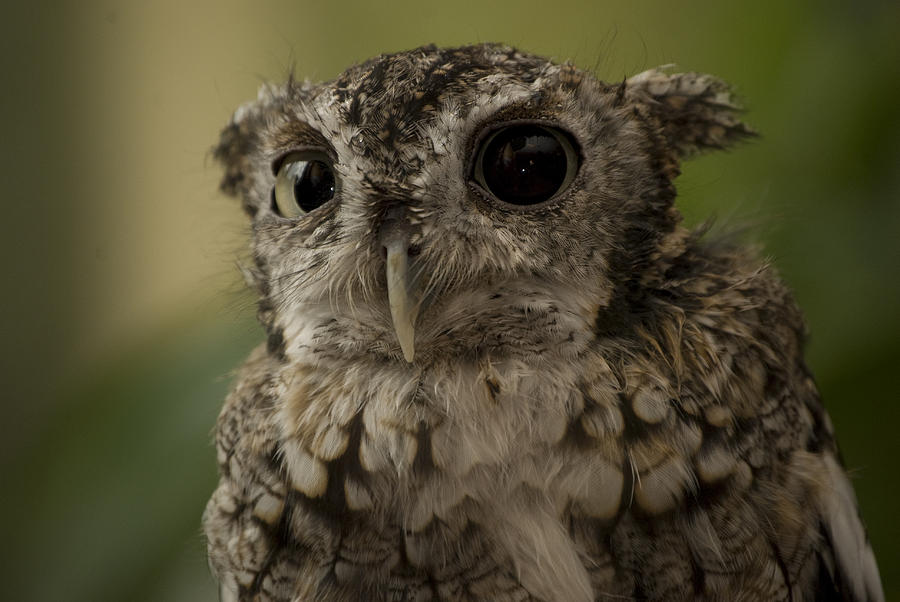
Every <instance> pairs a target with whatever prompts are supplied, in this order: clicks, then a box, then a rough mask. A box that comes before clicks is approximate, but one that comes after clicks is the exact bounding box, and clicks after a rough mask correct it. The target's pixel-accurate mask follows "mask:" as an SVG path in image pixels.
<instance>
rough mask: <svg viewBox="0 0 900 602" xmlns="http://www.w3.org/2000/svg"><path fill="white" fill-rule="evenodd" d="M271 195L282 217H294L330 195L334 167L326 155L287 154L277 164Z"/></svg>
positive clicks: (325, 200) (315, 205) (316, 205)
mask: <svg viewBox="0 0 900 602" xmlns="http://www.w3.org/2000/svg"><path fill="white" fill-rule="evenodd" d="M274 196H275V209H276V211H277V212H278V214H279V215H281V216H282V217H298V216H300V215H303V214H305V213H309V212H310V211H312V210H313V209H316V208H318V207H320V206H322V205H323V204H324V203H325V202H327V201H328V200H330V199H331V198H332V197H333V196H334V171H332V169H331V165H330V164H329V162H328V160H327V158H325V157H322V156H319V155H313V156H310V155H309V154H307V153H293V154H290V155H288V156H287V157H286V158H285V159H284V161H282V163H281V167H279V168H278V174H277V176H276V180H275V192H274Z"/></svg>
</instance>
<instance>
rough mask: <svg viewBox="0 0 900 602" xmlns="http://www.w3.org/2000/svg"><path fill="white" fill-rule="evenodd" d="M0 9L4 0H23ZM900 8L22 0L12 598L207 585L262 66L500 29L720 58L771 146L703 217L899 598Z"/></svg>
mask: <svg viewBox="0 0 900 602" xmlns="http://www.w3.org/2000/svg"><path fill="white" fill-rule="evenodd" d="M8 4H9V3H8ZM898 7H900V4H898V3H897V2H891V1H884V2H877V1H855V2H849V1H848V2H829V1H820V2H804V1H792V2H783V1H779V2H765V1H758V2H734V3H731V2H718V1H716V2H713V1H703V2H691V3H689V4H687V3H682V5H678V4H677V3H672V2H667V1H662V0H661V1H657V2H627V1H619V2H610V1H595V2H590V1H585V2H575V1H570V0H553V1H547V0H543V1H540V2H534V1H521V2H515V3H501V2H498V3H489V2H485V1H483V0H481V1H477V2H473V1H469V0H466V1H454V0H447V1H445V2H441V3H428V2H424V1H422V2H410V1H405V2H395V3H390V4H388V3H378V2H370V1H357V0H344V1H342V2H332V3H328V2H307V1H298V0H295V1H293V2H274V1H273V2H245V3H232V2H227V1H223V0H217V1H212V0H207V1H203V2H180V1H177V0H160V1H156V2H118V1H115V0H106V1H96V0H86V1H82V2H77V3H76V2H68V3H65V2H59V3H55V4H54V3H45V2H34V3H18V6H11V5H7V6H5V7H4V10H3V17H2V19H0V21H2V25H0V28H2V31H3V33H2V37H0V45H2V46H0V50H2V52H0V64H2V66H3V70H2V92H0V106H2V110H0V120H2V132H0V140H2V144H0V148H2V161H0V174H2V176H3V180H2V185H3V196H2V199H3V201H2V203H3V204H2V207H3V213H2V217H0V223H2V227H3V232H2V244H3V247H2V250H3V253H2V262H3V272H2V278H3V281H4V285H3V295H2V299H3V311H2V322H0V324H2V333H0V334H2V374H0V376H2V393H0V399H2V404H3V408H2V409H3V411H2V414H0V416H2V418H0V468H2V473H0V479H2V481H0V504H2V507H0V517H2V532H0V537H2V540H0V555H2V556H0V571H2V573H0V574H2V583H3V585H2V588H0V589H2V590H3V591H4V592H5V593H4V594H0V597H2V598H3V599H6V600H16V601H18V600H26V601H27V600H40V601H60V600H66V601H85V602H87V601H107V600H109V601H119V600H122V601H143V600H147V601H151V600H153V601H156V600H160V601H200V602H202V601H207V600H208V601H213V600H215V598H216V594H215V587H214V584H213V581H212V579H211V577H210V576H209V573H208V570H207V568H206V564H205V559H204V550H203V541H202V538H201V536H200V526H199V521H200V515H201V512H202V510H203V507H204V504H205V502H206V498H207V497H208V495H209V493H210V492H211V491H212V489H213V487H214V485H215V482H216V479H217V477H216V472H215V462H214V454H213V449H212V447H211V445H210V441H211V429H212V426H213V423H214V420H215V416H216V414H217V412H218V410H219V407H220V406H221V402H222V399H223V397H224V395H225V392H226V390H227V387H228V383H229V378H230V371H231V370H232V369H233V368H234V367H235V366H236V365H237V364H238V363H239V362H240V360H241V358H242V357H243V356H244V355H245V354H246V353H247V352H248V351H249V350H250V349H251V348H252V346H254V345H255V344H256V343H257V342H258V341H260V340H261V339H262V334H261V331H260V329H259V328H258V327H257V326H256V324H255V320H254V307H253V303H254V302H253V299H252V298H251V297H250V295H249V294H248V293H247V292H245V290H244V287H243V285H242V283H241V280H240V277H239V275H238V274H239V272H238V269H237V265H238V264H239V263H240V262H241V261H242V258H244V257H245V256H246V252H245V247H246V243H245V238H244V237H245V234H246V224H245V221H244V218H243V216H242V215H241V213H240V211H239V208H238V205H237V203H236V202H235V201H233V200H231V199H226V198H224V197H222V196H221V195H220V194H219V193H218V192H217V190H216V187H217V180H218V170H217V167H216V166H215V165H214V164H212V162H211V161H210V157H209V148H210V146H211V145H212V144H213V142H214V141H215V140H216V136H217V133H218V131H219V129H220V127H221V126H223V125H224V124H225V123H226V121H227V119H228V118H229V116H230V114H231V112H232V110H233V109H234V108H235V107H236V106H237V105H238V104H240V103H242V102H244V101H245V100H248V99H250V98H253V97H254V96H255V92H256V89H257V87H258V86H259V85H260V83H262V82H264V81H269V80H276V81H277V80H281V79H283V78H284V77H285V76H286V74H287V72H288V70H289V68H290V67H291V66H293V68H294V70H295V72H296V73H297V74H298V75H299V76H301V77H309V78H311V79H316V80H318V79H327V78H331V77H333V76H335V75H336V74H337V73H339V72H340V71H341V70H342V69H343V68H344V67H346V66H347V65H349V64H351V63H354V62H358V61H361V60H364V59H366V58H368V57H369V56H371V55H375V54H378V53H381V52H388V51H393V50H401V49H406V48H409V47H413V46H417V45H420V44H424V43H429V42H435V43H438V44H462V43H468V42H478V41H505V42H509V43H512V44H515V45H518V46H520V47H522V48H524V49H528V50H530V51H532V52H536V53H540V54H544V55H548V56H553V57H556V58H558V59H567V58H570V59H573V60H574V61H575V62H576V63H577V64H578V65H580V66H582V67H584V68H588V69H594V70H595V71H596V72H597V73H598V74H599V75H600V76H601V77H602V78H604V79H608V80H616V81H618V80H621V79H622V78H623V77H624V76H626V75H629V74H633V73H636V72H638V71H641V70H643V69H646V68H650V67H653V66H656V65H660V64H667V63H677V64H678V66H679V67H680V68H682V69H686V70H698V71H705V72H710V73H715V74H718V75H719V76H721V77H723V78H725V79H727V80H728V81H730V82H732V83H733V84H734V85H735V86H736V87H737V90H738V91H739V93H740V94H741V95H742V97H743V98H744V99H745V104H746V105H747V107H748V113H747V120H748V121H749V122H750V123H752V124H753V125H754V126H755V127H756V128H757V129H758V130H759V131H760V132H761V133H762V138H761V139H759V140H758V141H756V142H754V143H752V144H750V145H745V146H743V147H741V148H739V149H737V150H735V151H733V152H730V153H727V154H725V153H723V154H718V155H710V156H707V157H704V158H700V159H697V160H695V161H693V162H691V163H690V164H688V165H686V166H685V173H684V175H683V176H682V177H681V178H680V180H679V182H678V187H679V192H680V204H681V207H682V209H683V212H684V213H685V215H686V218H687V220H688V221H689V222H692V223H697V222H700V221H702V220H704V219H705V218H706V217H708V216H709V215H713V214H715V215H717V216H718V219H719V221H720V222H722V223H725V224H741V223H750V224H752V225H753V230H752V236H753V238H755V239H757V240H759V241H761V242H763V243H764V244H765V247H766V249H767V251H768V253H770V254H771V256H772V257H773V258H774V260H775V262H776V264H777V265H778V267H779V269H780V270H781V272H782V273H783V275H784V277H785V278H786V279H787V280H788V282H789V283H790V284H791V286H792V287H793V288H794V290H795V291H796V294H797V297H798V298H799V300H800V303H801V305H802V306H803V307H804V308H805V310H806V314H807V316H808V319H809V324H810V327H811V330H812V333H813V337H812V340H811V342H810V345H809V361H810V363H811V365H812V368H813V370H814V371H815V373H816V374H817V376H818V381H819V384H820V387H821V390H822V393H823V395H824V398H825V401H826V404H827V405H828V407H829V408H830V411H831V414H832V416H833V419H834V423H835V425H836V428H837V432H838V433H839V435H840V440H841V444H842V448H843V453H844V458H845V460H846V462H847V465H848V466H849V467H850V469H851V471H852V473H853V475H854V478H855V484H856V488H857V492H858V495H859V498H860V504H861V506H862V513H863V516H864V517H865V519H866V521H867V523H868V525H869V531H870V535H871V539H872V541H873V543H874V547H875V551H876V554H877V555H878V557H879V560H880V565H881V574H882V576H883V580H884V584H885V587H886V589H887V593H888V598H889V599H891V598H895V599H897V598H900V575H898V572H900V562H898V558H900V527H898V525H900V520H898V516H897V512H898V508H900V505H898V502H897V500H898V499H900V495H898V493H900V492H898V481H897V476H898V469H897V465H898V461H900V435H898V427H900V410H898V407H900V398H898V397H900V395H898V391H900V377H898V373H900V369H898V360H900V353H898V351H900V317H898V310H900V261H898V260H900V253H898V250H900V243H898V239H900V118H898V112H900V43H898V35H897V26H898V24H900V9H898Z"/></svg>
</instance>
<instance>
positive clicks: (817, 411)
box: [204, 45, 883, 602]
mask: <svg viewBox="0 0 900 602" xmlns="http://www.w3.org/2000/svg"><path fill="white" fill-rule="evenodd" d="M738 115H739V109H738V107H737V105H736V103H735V101H734V100H733V99H732V96H731V94H730V92H729V90H728V88H727V86H726V85H725V84H724V83H722V82H721V81H719V80H717V79H715V78H713V77H711V76H707V75H700V74H691V73H683V74H677V73H675V74H667V73H665V72H663V71H661V70H651V71H648V72H645V73H642V74H640V75H637V76H634V77H632V78H631V79H628V80H626V81H625V82H623V83H620V84H605V83H602V82H599V81H597V80H595V79H594V78H593V77H592V76H591V75H590V74H588V73H585V72H583V71H580V70H578V69H577V68H575V67H573V66H572V65H570V64H564V65H558V64H555V63H552V62H549V61H547V60H545V59H543V58H540V57H535V56H532V55H528V54H525V53H521V52H519V51H517V50H515V49H512V48H508V47H505V46H498V45H477V46H466V47H462V48H450V49H442V48H436V47H433V46H428V47H423V48H419V49H415V50H411V51H409V52H403V53H398V54H392V55H383V56H380V57H377V58H375V59H372V60H370V61H368V62H365V63H363V64H361V65H358V66H355V67H351V68H350V69H348V70H347V71H346V72H344V73H343V74H342V75H340V76H339V77H338V78H337V79H335V80H334V81H331V82H327V83H324V84H318V85H313V84H310V83H299V82H296V81H293V80H292V81H289V82H288V83H287V84H286V85H284V86H265V87H264V88H263V89H262V90H261V92H260V96H259V98H258V99H257V100H256V101H255V102H253V103H250V104H248V105H245V106H244V107H242V108H241V109H239V110H238V111H237V113H236V114H235V116H234V118H233V119H232V121H231V123H230V124H229V125H228V126H227V127H226V128H225V130H224V131H223V133H222V137H221V140H220V142H219V145H218V147H217V148H216V149H215V156H216V158H217V159H218V160H219V161H220V162H221V163H222V164H223V166H224V168H225V176H224V179H223V182H222V189H223V190H224V191H225V192H227V193H229V194H232V195H236V196H238V197H240V198H241V199H242V202H243V204H244V207H245V208H246V210H247V212H248V214H249V215H250V216H251V218H252V226H253V241H252V245H253V247H252V248H253V256H254V267H253V268H252V269H251V270H250V272H251V274H252V278H253V280H254V282H255V284H256V288H257V291H258V293H259V295H260V320H261V322H262V324H263V327H264V328H265V330H266V333H267V336H268V339H267V342H266V344H264V345H262V346H260V347H259V348H258V349H257V350H256V351H254V352H253V354H252V355H251V357H250V358H249V359H248V360H247V363H246V364H245V366H244V368H243V369H242V370H241V372H240V374H239V375H238V377H237V379H236V382H235V386H234V389H233V390H232V392H231V394H230V395H229V397H228V399H227V400H226V403H225V406H224V408H223V410H222V414H221V416H220V418H219V421H218V425H217V435H216V447H217V452H218V461H219V471H220V474H221V480H220V483H219V487H218V488H217V490H216V491H215V493H214V494H213V496H212V498H211V499H210V502H209V505H208V506H207V510H206V514H205V517H204V523H205V528H206V534H207V538H208V542H209V556H210V564H211V566H212V568H213V570H214V572H215V574H216V576H217V577H218V579H219V580H220V582H221V584H222V599H223V600H225V601H234V600H240V601H251V600H252V601H259V602H275V601H284V602H288V601H291V602H298V601H301V600H323V601H339V600H376V601H377V600H454V601H455V600H510V601H512V600H544V601H555V600H560V601H565V602H587V601H591V600H666V601H672V600H791V601H794V602H799V601H801V600H818V599H843V600H856V601H862V600H872V601H877V600H883V594H882V592H881V589H880V583H879V579H878V572H877V566H876V564H875V560H874V557H873V555H872V551H871V548H870V547H869V545H868V542H867V540H866V536H865V530H864V528H863V526H862V523H861V521H860V520H859V517H858V515H857V511H856V502H855V499H854V497H853V490H852V488H851V486H850V483H849V481H848V480H847V477H846V475H845V474H844V471H843V469H842V468H841V467H840V464H839V462H838V460H837V452H836V445H835V442H834V435H833V433H832V430H831V425H830V422H829V420H828V416H827V413H826V412H825V410H824V408H823V407H822V404H821V402H820V400H819V395H818V392H817V391H816V388H815V384H814V383H813V380H812V378H811V376H810V373H809V370H808V369H807V367H806V365H805V363H804V360H803V345H804V338H805V328H804V324H803V319H802V316H801V314H800V311H799V309H798V308H797V306H796V304H795V302H794V300H793V298H792V297H791V295H790V293H789V292H788V290H787V288H786V287H785V286H784V285H783V284H782V283H781V281H780V280H779V278H778V276H777V274H776V273H775V271H774V269H773V268H772V267H771V266H769V265H768V264H766V263H765V262H763V261H761V260H759V259H758V258H757V257H756V255H755V253H754V252H753V251H752V250H749V249H747V248H745V247H744V246H742V245H741V244H738V243H736V242H729V241H715V240H711V239H708V238H706V237H704V236H703V234H702V232H699V231H698V232H690V231H688V230H686V229H685V228H683V227H682V226H680V225H679V222H680V214H679V213H678V211H677V209H676V208H675V206H674V201H675V186H674V181H673V180H674V178H675V177H676V175H677V174H678V170H679V162H680V161H681V160H682V159H684V158H686V157H688V156H690V155H692V154H694V153H697V152H701V151H704V150H709V149H717V148H725V147H727V146H729V145H732V144H733V143H735V142H737V141H738V140H740V139H742V138H744V137H747V136H749V135H751V131H750V129H749V128H748V127H747V126H746V125H744V124H743V123H742V122H741V121H740V120H739V119H738ZM523 123H525V124H537V125H540V126H541V127H543V128H550V129H553V130H554V131H559V132H562V133H563V134H564V137H566V139H570V140H571V141H573V148H574V150H573V151H572V154H571V157H575V158H576V159H575V160H576V161H577V166H576V170H575V171H573V172H572V174H573V175H572V177H571V181H570V183H568V184H566V185H563V186H562V187H561V188H560V190H559V191H558V192H557V193H556V194H555V195H554V196H553V197H552V198H551V199H549V200H547V201H546V202H541V203H536V204H534V205H533V206H525V207H512V206H510V205H509V204H508V203H503V202H499V201H498V200H497V199H496V198H494V196H492V193H490V192H487V191H486V190H485V189H484V187H483V186H481V185H480V184H479V182H478V179H477V178H476V177H475V175H474V168H473V165H474V164H475V162H476V161H477V153H478V149H479V148H480V146H481V145H483V144H484V140H485V139H486V137H488V136H489V135H491V133H492V132H494V131H499V130H500V129H502V128H505V127H512V126H514V125H516V124H523ZM289 153H300V154H299V155H296V156H301V157H307V158H308V157H314V158H316V160H318V161H322V162H324V163H323V164H325V163H327V166H328V168H329V169H330V170H332V173H333V177H334V182H335V185H334V190H333V197H329V200H327V202H323V203H322V204H321V206H318V207H317V208H315V209H313V210H310V211H309V213H307V214H303V213H302V212H301V213H300V214H299V215H298V216H296V217H283V216H282V215H281V214H280V213H279V210H278V207H276V206H275V205H273V198H274V197H273V188H274V187H275V183H276V175H277V173H278V172H279V165H280V162H281V161H283V160H284V158H285V157H286V156H287V155H288V154H289ZM303 153H307V154H303ZM567 160H568V161H571V160H573V159H571V158H570V159H567ZM567 165H571V164H567ZM288 193H290V188H288ZM726 202H727V200H726ZM396 240H401V241H402V243H403V245H404V248H405V251H404V253H405V254H400V255H398V254H397V253H396V252H395V249H396V247H395V246H392V245H394V242H392V241H396ZM392 249H394V250H392ZM390 253H394V254H392V255H389V254H390ZM398 257H399V258H400V259H401V260H402V262H403V263H402V265H401V264H396V265H401V267H395V264H394V263H391V262H393V261H395V260H397V258H398ZM398 261H399V260H398ZM407 264H408V265H407ZM404 266H405V267H404ZM398 270H399V271H398ZM397 274H401V276H402V277H403V279H402V280H396V279H395V280H392V278H395V277H396V276H397ZM397 282H400V284H397ZM398 291H399V292H398ZM398 299H400V301H403V302H407V301H408V302H409V303H410V304H411V305H410V306H408V307H407V306H403V309H399V310H398V309H397V307H398V304H397V300H398ZM398 315H399V316H400V319H406V318H408V319H409V325H408V326H409V328H410V329H411V330H408V331H402V328H401V327H400V326H398V322H397V320H398V317H397V316H398ZM400 324H401V326H402V325H405V324H406V323H405V322H400ZM401 331H402V332H406V333H407V334H402V333H401ZM404 337H407V338H405V339H404ZM404 341H405V343H404ZM412 343H414V349H413V347H412ZM404 344H405V345H406V346H405V347H404Z"/></svg>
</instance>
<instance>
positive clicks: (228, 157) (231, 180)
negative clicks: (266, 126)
mask: <svg viewBox="0 0 900 602" xmlns="http://www.w3.org/2000/svg"><path fill="white" fill-rule="evenodd" d="M259 125H260V124H259V116H258V112H257V111H255V110H254V107H253V106H252V103H250V104H248V105H245V106H243V107H241V108H239V109H238V110H237V111H235V113H234V115H233V116H232V118H231V121H229V122H228V125H226V126H225V128H224V129H223V130H222V133H221V134H220V135H219V142H218V144H216V146H214V147H213V149H212V154H213V157H214V158H215V159H216V161H218V162H219V163H220V164H221V165H222V166H223V167H224V168H225V173H224V175H223V176H222V180H221V182H220V183H219V189H220V190H221V191H222V192H224V193H225V194H227V195H229V196H240V197H242V200H243V207H244V210H245V211H246V212H247V213H249V214H250V215H251V216H252V215H253V214H254V213H255V212H256V207H255V205H253V204H252V203H251V202H250V200H249V197H250V190H251V188H252V186H253V182H252V165H251V160H252V156H253V153H254V151H255V150H256V147H257V145H258V136H259V134H258V132H259Z"/></svg>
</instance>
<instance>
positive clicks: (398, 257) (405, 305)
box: [384, 236, 416, 364]
mask: <svg viewBox="0 0 900 602" xmlns="http://www.w3.org/2000/svg"><path fill="white" fill-rule="evenodd" d="M384 248H385V250H386V251H387V261H386V263H387V289H388V303H390V306H391V319H392V320H393V321H394V332H396V333H397V340H398V341H399V342H400V349H401V350H402V351H403V357H404V359H406V361H407V362H409V363H410V364H411V363H412V361H413V355H414V354H415V349H414V348H413V338H414V335H415V328H414V326H413V323H414V322H415V320H416V308H415V307H414V306H413V304H412V303H411V302H410V301H411V300H410V294H409V279H408V276H407V260H408V256H409V255H408V252H409V242H408V241H407V239H406V237H405V236H396V237H392V238H391V240H390V241H388V242H386V243H385V244H384Z"/></svg>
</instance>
